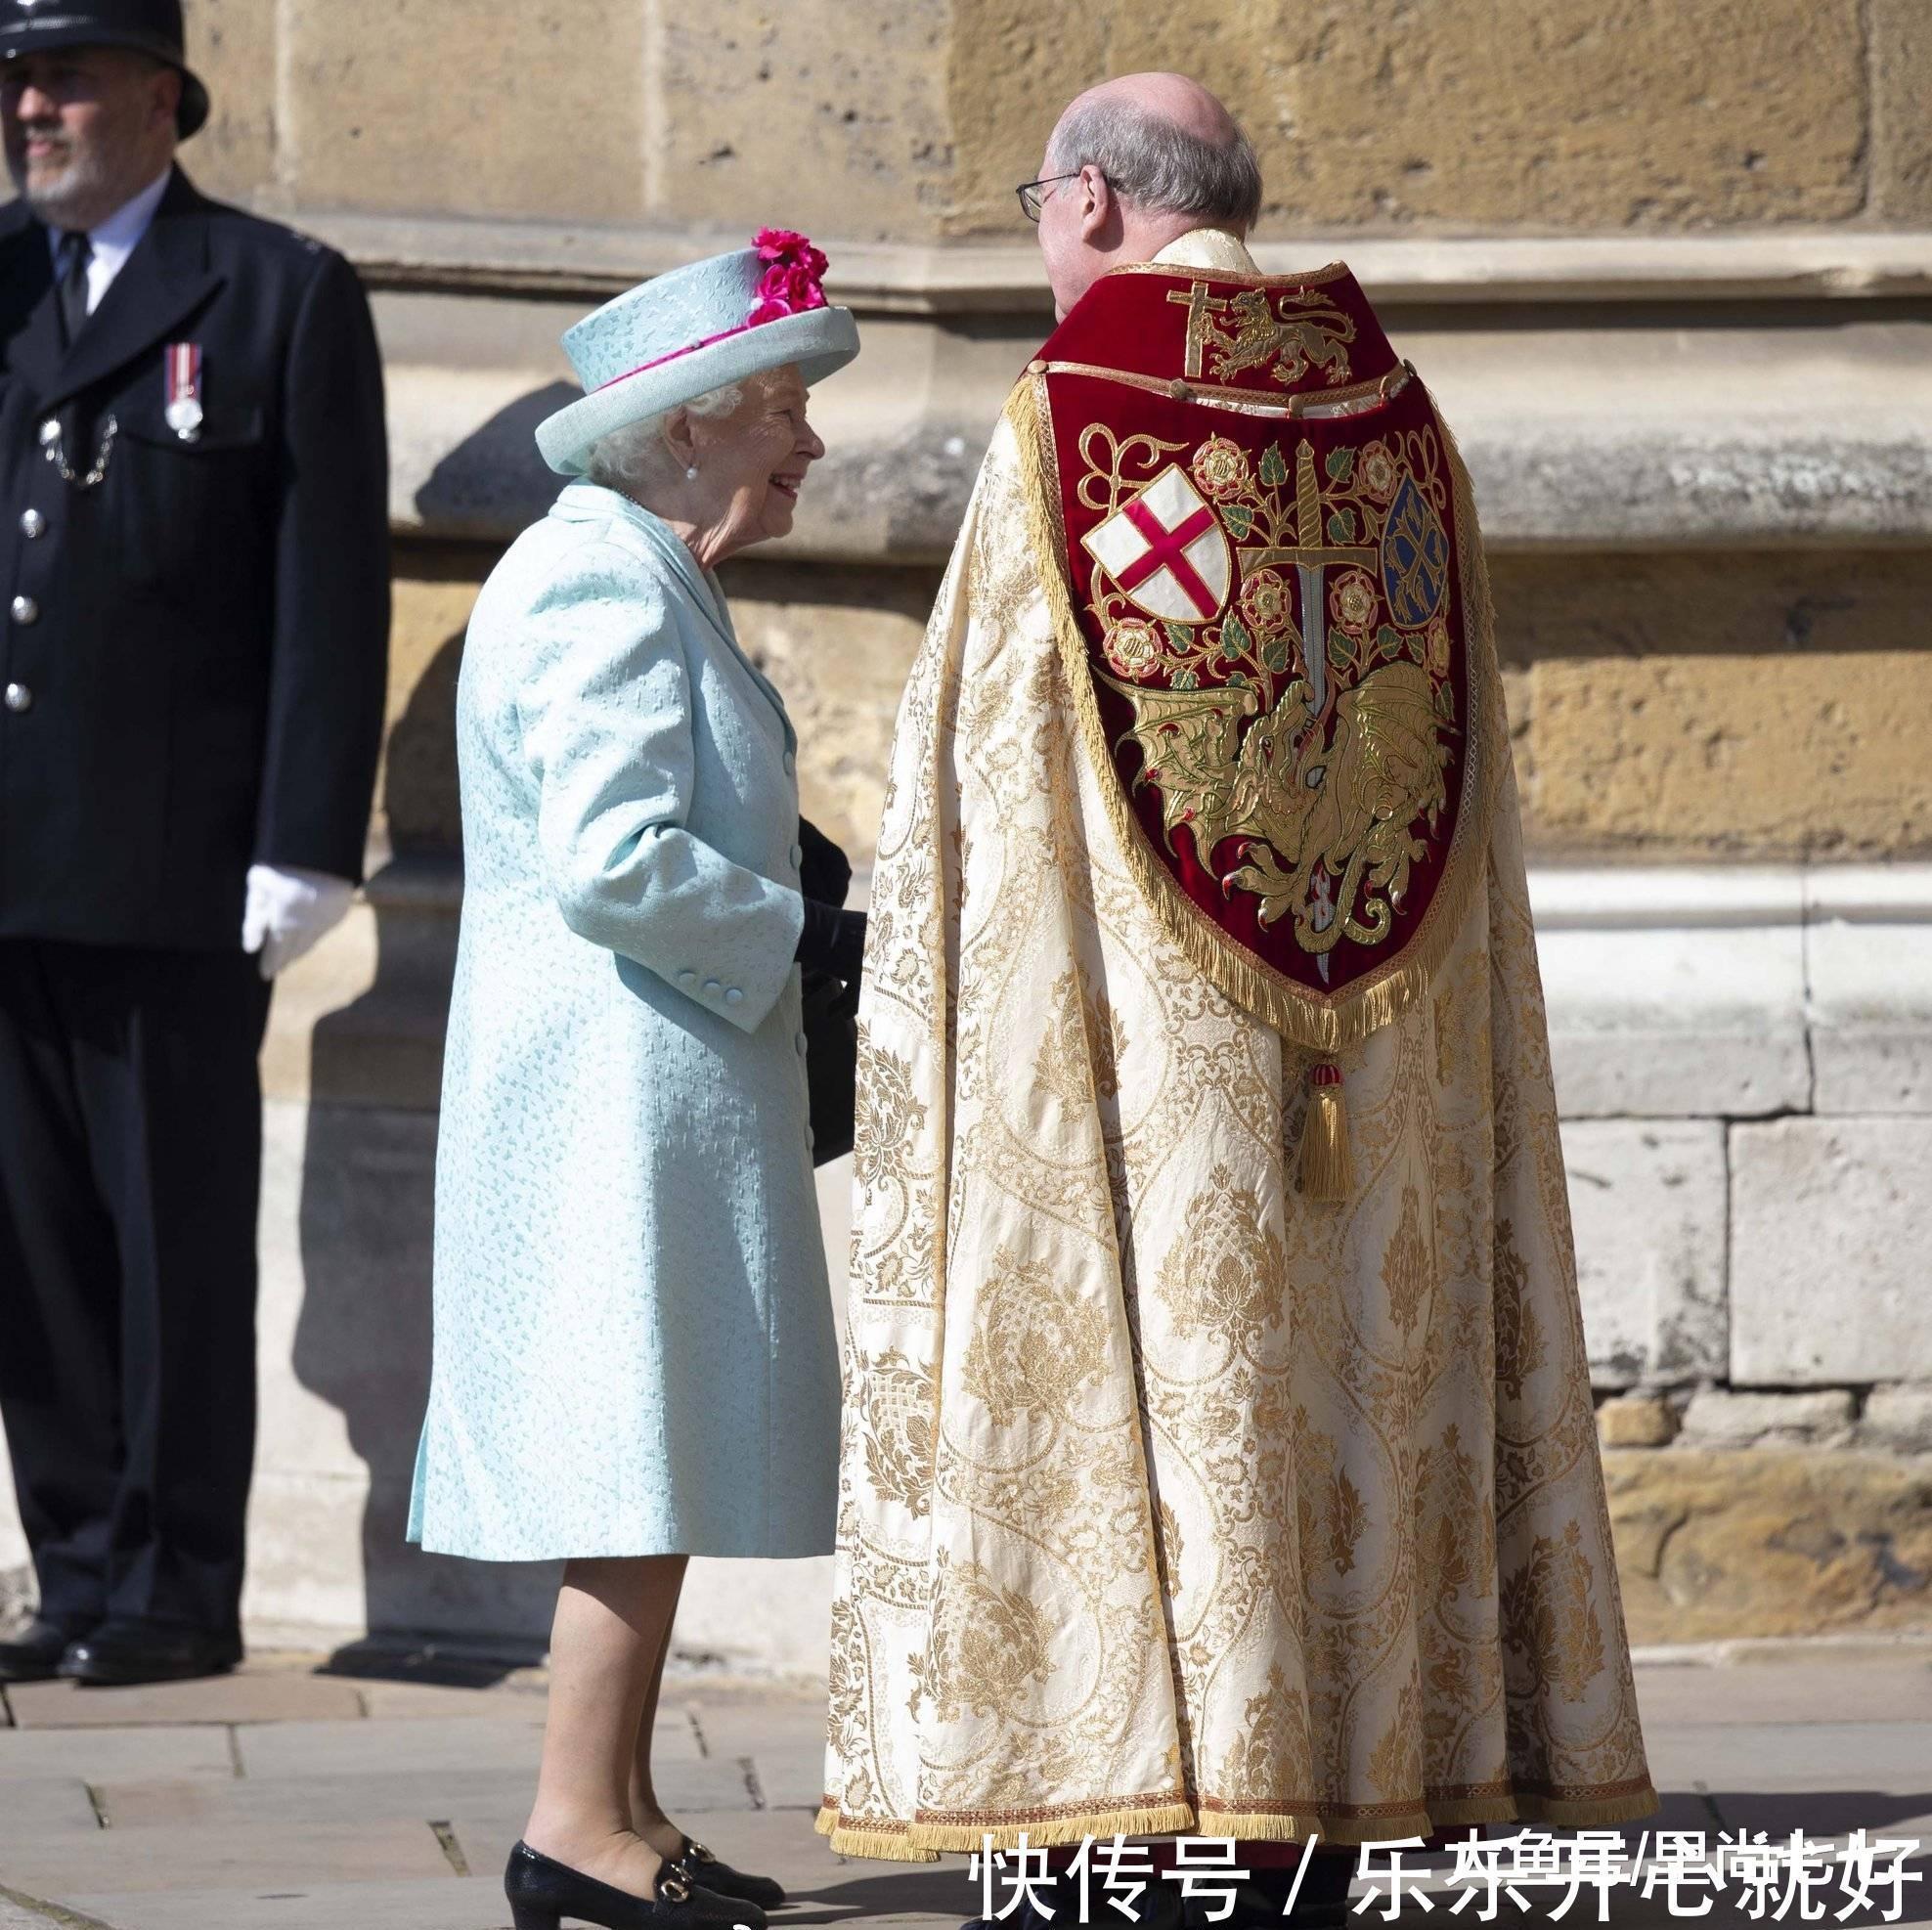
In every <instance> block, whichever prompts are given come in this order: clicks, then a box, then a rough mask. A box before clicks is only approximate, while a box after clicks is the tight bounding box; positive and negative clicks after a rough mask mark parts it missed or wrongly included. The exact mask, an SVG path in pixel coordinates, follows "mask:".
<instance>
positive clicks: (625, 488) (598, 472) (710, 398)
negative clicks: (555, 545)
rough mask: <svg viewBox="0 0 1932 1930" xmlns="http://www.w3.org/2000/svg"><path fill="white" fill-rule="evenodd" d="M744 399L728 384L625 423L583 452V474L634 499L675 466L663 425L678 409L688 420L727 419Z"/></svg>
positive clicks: (737, 388)
mask: <svg viewBox="0 0 1932 1930" xmlns="http://www.w3.org/2000/svg"><path fill="white" fill-rule="evenodd" d="M744 399H745V392H744V389H743V387H742V386H741V385H740V384H738V383H737V382H727V383H726V384H725V386H724V388H722V389H712V390H710V391H709V392H708V393H706V394H704V395H694V396H692V397H691V399H690V400H689V401H688V402H681V403H679V404H678V405H677V408H674V409H666V410H662V411H660V412H659V413H658V414H657V415H655V416H645V417H641V418H640V419H639V420H637V421H635V422H627V423H625V425H624V426H623V427H622V428H621V429H612V430H611V432H610V433H609V434H608V435H601V436H599V437H598V438H597V439H596V441H595V442H593V443H592V445H591V446H590V448H589V449H587V450H586V451H585V452H584V474H585V476H586V477H587V478H588V479H589V480H590V481H591V482H593V483H598V484H601V485H602V487H603V488H605V489H614V490H616V491H617V493H618V494H619V495H620V496H629V497H633V498H635V497H636V496H637V492H638V490H640V489H648V488H650V487H651V485H652V484H654V483H665V482H669V481H671V480H672V478H673V474H674V472H675V470H676V467H677V464H676V462H675V461H673V459H672V455H671V451H670V449H669V448H668V447H667V446H666V444H665V440H664V425H665V423H666V422H668V421H669V420H670V419H671V418H672V417H674V416H675V415H677V413H678V410H679V409H681V410H682V411H683V412H684V413H685V415H687V416H701V417H718V416H728V415H730V413H731V412H732V411H733V410H734V409H736V408H737V407H738V406H739V405H740V404H741V403H742V402H743V401H744Z"/></svg>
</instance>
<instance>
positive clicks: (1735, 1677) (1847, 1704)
mask: <svg viewBox="0 0 1932 1930" xmlns="http://www.w3.org/2000/svg"><path fill="white" fill-rule="evenodd" d="M361 1666H364V1667H366V1666H368V1665H367V1664H364V1665H361ZM451 1673H455V1674H457V1675H459V1676H461V1671H454V1672H453V1671H451V1670H449V1669H448V1668H447V1667H445V1668H443V1669H441V1670H433V1669H428V1668H425V1667H423V1666H422V1665H420V1664H419V1663H409V1662H399V1663H397V1664H396V1665H395V1666H393V1667H391V1668H390V1669H389V1670H388V1671H387V1679H382V1678H381V1677H379V1676H373V1675H369V1674H363V1673H358V1674H355V1675H345V1674H335V1673H329V1671H328V1668H327V1665H318V1664H317V1663H316V1662H315V1661H314V1660H313V1659H312V1658H310V1659H303V1658H296V1657H279V1658H272V1659H266V1660H262V1661H258V1662H256V1663H254V1664H251V1665H250V1667H249V1669H248V1670H247V1671H246V1672H245V1673H244V1674H242V1675H241V1676H238V1677H235V1678H233V1679H232V1680H230V1681H227V1682H222V1683H215V1684H203V1685H184V1686H181V1687H179V1688H171V1689H127V1690H92V1691H88V1690H76V1689H71V1688H69V1687H66V1686H65V1685H47V1686H37V1687H33V1688H27V1689H14V1690H11V1691H9V1692H8V1693H7V1694H6V1696H5V1700H4V1703H0V1714H4V1716H5V1718H6V1719H7V1723H8V1724H9V1726H8V1727H0V1930H49V1926H50V1925H56V1926H63V1927H64V1930H104V1927H105V1930H503V1926H504V1925H505V1922H506V1918H507V1911H506V1910H505V1906H504V1903H503V1897H502V1892H501V1890H500V1889H499V1887H498V1873H499V1871H500V1870H501V1868H502V1865H503V1862H504V1857H505V1852H506V1851H507V1849H508V1847H509V1845H510V1843H511V1842H512V1841H513V1840H514V1839H515V1837H516V1835H517V1832H518V1829H519V1827H520V1825H521V1823H522V1820H523V1816H524V1808H525V1804H526V1803H527V1800H528V1795H529V1787H530V1780H531V1774H532V1770H533V1767H534V1765H535V1762H536V1759H537V1748H538V1739H539V1733H540V1726H541V1724H542V1721H543V1712H544V1700H543V1690H542V1683H541V1680H539V1679H536V1678H533V1677H528V1676H526V1677H516V1676H512V1677H510V1678H508V1679H507V1680H503V1681H498V1682H495V1683H493V1684H490V1685H488V1686H484V1685H482V1684H481V1683H473V1684H470V1685H468V1686H463V1685H462V1684H461V1682H457V1683H452V1682H450V1681H448V1680H444V1681H440V1682H438V1681H430V1680H425V1679H424V1678H425V1676H426V1675H430V1674H440V1675H443V1676H445V1677H447V1676H448V1675H450V1674H451ZM1639 1673H1640V1677H1641V1688H1642V1692H1643V1697H1644V1709H1645V1726H1646V1733H1647V1738H1648V1742H1649V1747H1650V1759H1651V1767H1652V1770H1653V1772H1654V1773H1655V1775H1656V1776H1657V1780H1658V1782H1659V1785H1660V1786H1661V1787H1662V1788H1663V1789H1664V1790H1665V1791H1666V1792H1667V1795H1666V1802H1665V1809H1664V1813H1663V1815H1662V1816H1661V1817H1660V1818H1659V1819H1657V1820H1656V1823H1657V1824H1658V1825H1661V1826H1663V1827H1665V1828H1676V1829H1686V1830H1699V1831H1703V1832H1706V1834H1707V1836H1708V1838H1709V1839H1710V1840H1711V1841H1712V1842H1715V1841H1716V1839H1717V1837H1718V1835H1719V1833H1720V1832H1722V1831H1731V1832H1734V1833H1735V1832H1739V1831H1753V1832H1754V1831H1758V1830H1764V1831H1767V1832H1769V1833H1770V1835H1771V1836H1772V1838H1773V1839H1774V1840H1780V1841H1788V1839H1789V1836H1790V1833H1791V1831H1792V1830H1793V1829H1794V1828H1799V1827H1802V1828H1803V1829H1804V1831H1805V1832H1806V1834H1807V1835H1808V1836H1810V1837H1812V1838H1815V1839H1832V1840H1834V1841H1837V1842H1842V1841H1843V1840H1844V1839H1845V1838H1846V1837H1847V1836H1849V1834H1850V1833H1851V1832H1852V1831H1853V1830H1855V1829H1859V1828H1864V1829H1865V1830H1866V1831H1868V1832H1870V1833H1872V1834H1875V1835H1884V1836H1889V1837H1895V1838H1896V1837H1916V1838H1918V1839H1920V1842H1921V1845H1922V1847H1921V1849H1920V1850H1919V1851H1918V1852H1917V1854H1916V1855H1915V1856H1914V1858H1913V1860H1912V1863H1911V1864H1910V1867H1912V1868H1913V1869H1915V1871H1916V1872H1917V1873H1919V1874H1921V1875H1922V1876H1924V1877H1925V1878H1926V1880H1925V1881H1923V1882H1921V1883H1919V1884H1917V1885H1915V1886H1912V1888H1911V1889H1910V1890H1909V1891H1908V1893H1907V1894H1908V1895H1909V1897H1910V1900H1911V1901H1910V1904H1909V1906H1908V1908H1906V1911H1905V1913H1904V1915H1903V1917H1901V1918H1893V1919H1891V1920H1893V1921H1900V1922H1904V1923H1907V1924H1911V1925H1916V1926H1921V1930H1923V1927H1924V1926H1932V1894H1928V1893H1932V1646H1926V1647H1918V1648H1911V1647H1872V1648H1811V1649H1796V1650H1794V1649H1790V1648H1784V1649H1778V1648H1770V1649H1758V1650H1754V1651H1751V1652H1750V1653H1749V1654H1748V1655H1747V1657H1746V1658H1744V1659H1730V1660H1726V1661H1722V1662H1718V1663H1711V1662H1699V1663H1688V1662H1676V1663H1671V1664H1668V1665H1659V1664H1647V1665H1645V1666H1644V1667H1643V1668H1641V1669H1640V1672H1639ZM665 1699H666V1713H665V1715H664V1718H663V1721H662V1724H661V1728H660V1749H659V1759H660V1762H661V1763H662V1765H663V1775H662V1781H663V1785H664V1787H665V1788H666V1790H667V1793H668V1796H669V1798H670V1799H671V1800H672V1802H673V1804H674V1809H675V1813H676V1814H678V1815H679V1817H680V1819H681V1820H682V1821H683V1822H684V1823H685V1824H686V1826H687V1827H689V1828H690V1829H691V1830H692V1831H693V1833H695V1834H697V1835H698V1836H700V1837H701V1838H702V1839H703V1840H705V1841H707V1842H709V1843H710V1844H711V1845H712V1847H713V1848H715V1849H716V1850H717V1851H718V1852H719V1853H720V1854H721V1855H723V1856H725V1857H727V1858H729V1859H731V1860H733V1861H738V1862H742V1863H745V1864H749V1865H751V1866H753V1867H756V1868H760V1869H766V1870H769V1871H770V1872H771V1873H773V1874H774V1875H776V1876H778V1877H779V1878H780V1879H781V1880H783V1881H784V1882H786V1883H787V1884H788V1885H790V1886H791V1887H792V1889H793V1891H794V1894H795V1895H796V1896H797V1898H798V1899H799V1901H798V1902H797V1903H796V1904H795V1905H794V1906H792V1907H791V1908H788V1909H786V1910H785V1911H783V1912H782V1913H781V1915H780V1917H779V1919H778V1921H779V1922H780V1923H782V1924H787V1925H791V1924H797V1925H812V1924H830V1923H836V1922H840V1921H843V1920H847V1919H863V1920H865V1921H868V1922H873V1923H878V1924H881V1925H892V1924H897V1925H909V1924H928V1923H932V1924H943V1923H957V1922H958V1921H959V1920H960V1919H961V1918H962V1917H964V1916H967V1915H970V1914H972V1913H973V1905H974V1900H975V1886H974V1885H972V1884H971V1883H969V1881H968V1879H967V1876H966V1873H965V1864H964V1863H963V1861H961V1860H957V1859H954V1860H949V1861H948V1862H947V1863H945V1864H941V1865H936V1866H930V1867H926V1868H905V1867H900V1866H896V1865H892V1864H870V1863H844V1862H840V1861H837V1860H835V1859H833V1858H832V1857H831V1856H830V1855H829V1854H828V1853H827V1851H826V1849H825V1846H824V1844H823V1842H822V1841H821V1840H820V1839H819V1838H818V1837H816V1836H814V1835H813V1834H812V1810H813V1807H814V1805H815V1803H816V1801H817V1796H818V1786H819V1767H820V1764H819V1750H820V1733H821V1731H820V1705H819V1702H818V1700H817V1698H816V1697H814V1696H812V1695H809V1694H803V1693H798V1692H793V1691H788V1690H784V1689H771V1688H759V1687H746V1686H742V1685H737V1686H734V1685H731V1684H728V1683H722V1682H718V1681H715V1680H712V1679H708V1678H704V1677H694V1678H689V1679H686V1680H683V1681H681V1682H675V1683H674V1684H672V1685H670V1686H668V1687H667V1691H666V1698H665ZM1653 1826H1655V1825H1653ZM1636 1834H1637V1832H1636V1831H1635V1830H1633V1831H1631V1832H1630V1836H1631V1842H1632V1847H1633V1849H1634V1848H1636V1847H1637V1845H1636ZM1652 1840H1653V1841H1654V1839H1652ZM1445 1867H1446V1865H1445ZM1451 1901H1452V1898H1451V1897H1445V1896H1443V1895H1442V1894H1441V1892H1440V1891H1439V1890H1438V1892H1437V1901H1436V1907H1435V1908H1434V1909H1433V1910H1432V1911H1429V1912H1425V1911H1424V1909H1423V1908H1422V1905H1421V1902H1420V1900H1417V1901H1412V1902H1410V1903H1409V1904H1408V1905H1406V1906H1405V1907H1404V1908H1403V1909H1402V1912H1401V1918H1400V1920H1401V1922H1402V1923H1403V1924H1404V1925H1413V1924H1414V1923H1417V1922H1430V1923H1437V1924H1443V1925H1447V1924H1449V1923H1451V1922H1458V1923H1461V1922H1474V1921H1476V1920H1478V1915H1479V1911H1478V1908H1476V1907H1475V1900H1474V1899H1473V1898H1471V1899H1469V1900H1468V1902H1469V1905H1470V1907H1469V1908H1464V1909H1463V1910H1462V1911H1461V1912H1460V1913H1459V1914H1457V1915H1454V1916H1452V1915H1451V1913H1450V1905H1451ZM1820 1902H1821V1903H1822V1905H1823V1911H1822V1914H1821V1915H1817V1916H1814V1918H1813V1920H1823V1921H1828V1922H1832V1923H1843V1924H1846V1925H1849V1926H1851V1930H1862V1926H1865V1925H1868V1924H1877V1923H1880V1922H1883V1921H1886V1920H1887V1919H1886V1915H1885V1912H1884V1911H1883V1910H1882V1909H1880V1908H1853V1909H1852V1910H1851V1912H1850V1913H1849V1914H1847V1915H1844V1916H1840V1915H1839V1911H1840V1910H1841V1909H1843V1908H1845V1907H1846V1906H1845V1900H1844V1892H1843V1891H1842V1889H1841V1888H1839V1887H1838V1886H1837V1884H1836V1883H1835V1882H1834V1883H1833V1885H1832V1886H1831V1887H1830V1888H1829V1889H1828V1890H1826V1891H1823V1892H1821V1893H1820ZM1815 1908H1816V1906H1815ZM1358 1920H1359V1921H1360V1922H1362V1923H1364V1924H1367V1923H1370V1922H1375V1921H1382V1920H1384V1910H1383V1906H1381V1905H1378V1906H1376V1907H1375V1908H1373V1910H1371V1911H1368V1912H1364V1913H1363V1914H1362V1915H1361V1916H1360V1917H1359V1919H1358ZM1497 1920H1500V1921H1504V1922H1516V1923H1530V1922H1549V1921H1554V1920H1557V1919H1556V1918H1555V1917H1554V1916H1553V1915H1552V1913H1551V1902H1550V1901H1549V1900H1548V1899H1539V1900H1538V1901H1536V1902H1535V1903H1534V1904H1532V1906H1531V1907H1530V1908H1528V1909H1527V1910H1521V1911H1519V1910H1516V1909H1515V1908H1511V1906H1510V1905H1509V1903H1508V1902H1507V1900H1506V1901H1505V1902H1504V1903H1503V1905H1502V1907H1501V1910H1500V1915H1499V1917H1498V1919H1497ZM1562 1920H1563V1921H1566V1922H1568V1923H1571V1924H1575V1923H1580V1922H1595V1921H1598V1920H1599V1918H1598V1912H1597V1909H1596V1907H1595V1900H1594V1897H1593V1895H1592V1894H1591V1893H1588V1892H1586V1893H1585V1895H1584V1896H1583V1897H1582V1898H1581V1899H1580V1900H1579V1901H1578V1903H1577V1905H1576V1906H1575V1908H1572V1909H1570V1910H1569V1911H1568V1913H1567V1915H1566V1916H1565V1917H1564V1918H1563V1919H1562ZM1605 1920H1607V1921H1609V1922H1611V1923H1613V1924H1615V1925H1618V1926H1621V1927H1622V1930H1649V1926H1652V1925H1663V1924H1666V1923H1669V1922H1671V1921H1673V1920H1676V1919H1674V1918H1673V1916H1672V1913H1671V1910H1670V1908H1669V1907H1668V1904H1667V1902H1666V1900H1665V1899H1664V1898H1663V1897H1662V1896H1657V1897H1654V1898H1652V1899H1651V1900H1650V1901H1648V1902H1645V1901H1644V1900H1643V1899H1642V1898H1641V1897H1639V1896H1637V1895H1636V1894H1635V1893H1634V1892H1632V1891H1630V1890H1628V1889H1620V1890H1618V1891H1616V1892H1615V1893H1614V1894H1613V1899H1612V1902H1611V1906H1610V1913H1609V1916H1608V1917H1607V1919H1605ZM1702 1920H1703V1921H1704V1922H1705V1923H1707V1924H1731V1923H1745V1922H1749V1921H1751V1920H1752V1919H1751V1916H1750V1914H1749V1912H1748V1911H1747V1909H1746V1908H1745V1907H1744V1905H1743V1900H1742V1896H1741V1893H1739V1892H1735V1891H1733V1892H1730V1893H1728V1894H1725V1895H1721V1896H1720V1897H1718V1898H1717V1899H1716V1900H1715V1901H1714V1904H1713V1907H1712V1908H1710V1909H1709V1910H1708V1911H1707V1913H1705V1914H1704V1915H1703V1918H1702ZM1765 1920H1771V1919H1770V1917H1769V1914H1767V1916H1766V1918H1765ZM1781 1920H1783V1921H1786V1922H1795V1921H1798V1920H1799V1912H1798V1910H1797V1908H1790V1909H1789V1910H1788V1911H1787V1913H1786V1914H1785V1915H1784V1916H1783V1918H1782V1919H1781ZM1122 1923H1123V1924H1124V1919H1122Z"/></svg>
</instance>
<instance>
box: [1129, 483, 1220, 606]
mask: <svg viewBox="0 0 1932 1930" xmlns="http://www.w3.org/2000/svg"><path fill="white" fill-rule="evenodd" d="M1120 513H1121V514H1122V515H1124V516H1125V517H1126V519H1127V521H1128V522H1130V523H1131V524H1133V526H1134V528H1135V529H1137V530H1139V531H1140V533H1141V535H1142V536H1144V537H1146V539H1147V544H1148V548H1147V553H1146V554H1145V555H1144V556H1142V557H1141V559H1140V561H1139V562H1137V563H1129V564H1128V565H1127V567H1126V568H1125V569H1124V570H1122V571H1121V572H1120V575H1119V576H1117V577H1116V578H1115V579H1114V581H1115V582H1116V583H1118V584H1119V585H1120V588H1121V589H1122V590H1127V591H1132V590H1137V589H1138V588H1139V587H1140V586H1141V585H1142V584H1143V583H1145V582H1146V581H1147V579H1148V578H1149V577H1151V576H1153V575H1154V574H1155V573H1156V572H1157V571H1160V570H1168V571H1170V572H1172V575H1173V579H1174V581H1175V582H1176V583H1178V584H1179V585H1180V587H1181V589H1182V591H1183V592H1184V593H1185V594H1186V596H1187V599H1188V601H1189V602H1190V603H1192V604H1193V605H1194V607H1195V608H1196V609H1197V610H1199V611H1200V612H1201V614H1202V616H1203V617H1204V618H1206V617H1211V616H1212V615H1213V614H1214V612H1215V611H1216V610H1218V609H1219V608H1220V607H1221V599H1220V598H1219V597H1218V596H1216V595H1215V594H1214V592H1212V591H1211V590H1209V589H1208V588H1207V584H1205V583H1204V582H1203V581H1202V580H1201V572H1200V571H1199V570H1197V569H1196V568H1195V567H1194V565H1193V564H1192V563H1191V562H1189V561H1188V559H1187V548H1188V545H1189V544H1191V543H1193V542H1194V541H1195V540H1196V539H1197V538H1199V537H1203V536H1206V535H1207V532H1208V531H1209V530H1210V529H1212V528H1213V527H1214V512H1213V510H1211V509H1197V510H1196V511H1195V512H1194V514H1193V515H1191V516H1189V517H1188V518H1186V520H1185V521H1183V522H1182V523H1181V524H1180V525H1179V527H1178V528H1175V529H1163V528H1162V527H1161V519H1160V517H1158V516H1157V515H1156V514H1155V513H1154V511H1153V510H1152V509H1150V508H1149V507H1148V506H1147V504H1145V503H1144V502H1142V501H1141V500H1140V498H1138V497H1136V498H1135V499H1134V500H1133V502H1131V503H1129V504H1127V506H1126V507H1125V509H1123V510H1122V511H1121V512H1120Z"/></svg>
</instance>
